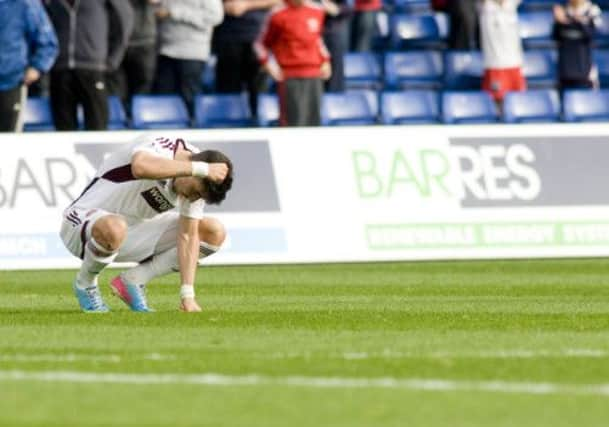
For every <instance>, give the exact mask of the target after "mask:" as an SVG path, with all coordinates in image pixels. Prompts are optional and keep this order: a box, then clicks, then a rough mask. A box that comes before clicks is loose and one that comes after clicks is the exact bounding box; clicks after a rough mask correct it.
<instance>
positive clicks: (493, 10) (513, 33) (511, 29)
mask: <svg viewBox="0 0 609 427" xmlns="http://www.w3.org/2000/svg"><path fill="white" fill-rule="evenodd" d="M520 2H521V0H483V1H481V2H480V5H479V22H480V38H481V45H482V58H483V62H484V80H483V83H482V89H483V90H485V91H487V92H489V93H490V94H491V95H492V96H493V99H495V101H497V103H498V104H499V105H501V102H502V101H503V97H504V96H505V93H506V92H509V91H523V90H526V86H527V85H526V80H525V78H524V76H523V74H522V60H523V55H522V41H521V39H520V34H519V32H518V6H519V4H520Z"/></svg>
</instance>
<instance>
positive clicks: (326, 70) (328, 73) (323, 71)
mask: <svg viewBox="0 0 609 427" xmlns="http://www.w3.org/2000/svg"><path fill="white" fill-rule="evenodd" d="M319 74H320V77H321V78H322V79H323V80H328V79H329V78H330V77H332V66H331V65H330V62H324V63H323V64H321V68H320V70H319Z"/></svg>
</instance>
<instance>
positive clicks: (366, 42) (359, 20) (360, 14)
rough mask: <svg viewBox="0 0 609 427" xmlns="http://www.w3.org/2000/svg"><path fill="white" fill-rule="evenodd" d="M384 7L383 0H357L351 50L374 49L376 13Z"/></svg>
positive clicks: (352, 23)
mask: <svg viewBox="0 0 609 427" xmlns="http://www.w3.org/2000/svg"><path fill="white" fill-rule="evenodd" d="M381 7H383V2H382V1H381V0H355V8H354V9H355V13H354V15H353V18H352V20H351V50H352V51H354V52H368V51H370V50H372V39H373V38H374V33H375V31H376V15H377V13H378V11H379V10H381Z"/></svg>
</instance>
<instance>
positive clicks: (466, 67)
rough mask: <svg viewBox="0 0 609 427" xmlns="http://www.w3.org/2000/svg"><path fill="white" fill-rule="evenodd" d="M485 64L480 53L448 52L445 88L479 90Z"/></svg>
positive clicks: (446, 55) (445, 64)
mask: <svg viewBox="0 0 609 427" xmlns="http://www.w3.org/2000/svg"><path fill="white" fill-rule="evenodd" d="M483 75H484V64H483V62H482V54H481V53H480V52H479V51H448V52H446V54H445V56H444V88H445V89H448V90H468V89H475V90H479V89H480V87H481V86H482V77H483Z"/></svg>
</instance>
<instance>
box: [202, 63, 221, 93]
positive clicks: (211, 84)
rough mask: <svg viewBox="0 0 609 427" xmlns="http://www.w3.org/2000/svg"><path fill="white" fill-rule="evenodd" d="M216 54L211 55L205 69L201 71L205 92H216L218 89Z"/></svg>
mask: <svg viewBox="0 0 609 427" xmlns="http://www.w3.org/2000/svg"><path fill="white" fill-rule="evenodd" d="M217 63H218V58H217V57H216V55H210V56H209V58H208V59H207V61H205V69H204V70H203V73H201V87H202V88H203V92H204V93H214V92H215V91H216V64H217Z"/></svg>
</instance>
